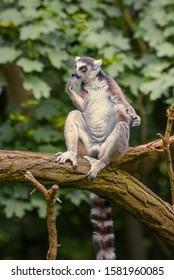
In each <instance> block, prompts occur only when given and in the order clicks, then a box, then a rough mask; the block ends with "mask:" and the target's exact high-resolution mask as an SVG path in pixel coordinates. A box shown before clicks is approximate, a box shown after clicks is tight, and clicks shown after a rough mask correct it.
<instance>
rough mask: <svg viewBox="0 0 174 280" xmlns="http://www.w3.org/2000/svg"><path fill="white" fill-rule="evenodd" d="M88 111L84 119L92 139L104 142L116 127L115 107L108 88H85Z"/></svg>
mask: <svg viewBox="0 0 174 280" xmlns="http://www.w3.org/2000/svg"><path fill="white" fill-rule="evenodd" d="M85 90H88V93H87V94H86V97H85V101H86V104H87V106H86V110H85V112H83V117H84V119H85V122H86V124H87V126H88V129H89V131H90V132H91V135H92V136H91V137H92V139H95V140H96V139H97V141H99V142H102V141H104V139H105V138H106V137H107V135H109V134H110V132H111V131H112V130H113V128H114V126H115V105H114V103H113V102H111V100H110V97H109V94H108V87H107V86H103V87H100V88H99V87H98V88H97V87H95V88H89V89H87V88H85Z"/></svg>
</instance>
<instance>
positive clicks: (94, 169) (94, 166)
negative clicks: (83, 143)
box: [84, 121, 129, 180]
mask: <svg viewBox="0 0 174 280" xmlns="http://www.w3.org/2000/svg"><path fill="white" fill-rule="evenodd" d="M128 147H129V126H128V124H127V123H126V122H123V121H121V122H118V123H117V125H116V127H115V128H114V130H113V131H112V132H111V134H110V135H109V136H108V138H107V140H106V141H105V142H104V143H103V144H102V145H101V146H100V147H99V150H98V156H97V159H95V158H92V157H88V156H85V157H84V158H85V159H87V160H88V161H89V162H90V164H91V169H90V171H89V173H88V179H89V180H90V179H93V178H95V177H96V175H97V173H98V172H99V171H101V170H102V169H103V168H104V167H106V166H107V165H108V164H109V163H110V162H111V160H112V159H113V158H116V159H119V158H121V157H122V156H123V155H124V153H125V152H126V150H127V149H128Z"/></svg>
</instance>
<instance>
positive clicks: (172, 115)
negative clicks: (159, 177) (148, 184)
mask: <svg viewBox="0 0 174 280" xmlns="http://www.w3.org/2000/svg"><path fill="white" fill-rule="evenodd" d="M173 120H174V103H173V104H172V106H171V107H170V108H169V109H168V110H167V126H166V131H165V134H164V136H162V135H161V134H160V133H158V135H159V136H160V138H161V139H162V140H163V145H164V153H165V158H166V164H167V171H168V176H169V180H170V189H171V195H172V205H173V209H174V171H173V166H172V157H171V154H170V142H169V138H170V134H171V131H172V125H173Z"/></svg>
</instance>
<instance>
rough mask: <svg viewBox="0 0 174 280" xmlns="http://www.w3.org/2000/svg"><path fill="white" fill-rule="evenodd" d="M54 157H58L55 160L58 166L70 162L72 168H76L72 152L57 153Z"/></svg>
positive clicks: (74, 156)
mask: <svg viewBox="0 0 174 280" xmlns="http://www.w3.org/2000/svg"><path fill="white" fill-rule="evenodd" d="M55 155H56V156H58V157H57V158H56V159H55V162H58V163H59V164H65V163H66V162H67V161H70V162H71V163H72V166H73V168H77V160H76V155H75V154H74V153H73V152H71V151H67V152H65V153H62V152H58V153H57V154H55Z"/></svg>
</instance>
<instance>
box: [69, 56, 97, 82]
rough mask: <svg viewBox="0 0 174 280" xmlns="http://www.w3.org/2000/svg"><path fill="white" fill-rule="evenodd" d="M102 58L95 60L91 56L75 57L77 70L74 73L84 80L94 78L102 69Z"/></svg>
mask: <svg viewBox="0 0 174 280" xmlns="http://www.w3.org/2000/svg"><path fill="white" fill-rule="evenodd" d="M101 65H102V60H101V59H100V60H95V59H93V58H91V57H85V56H84V57H79V56H77V57H76V58H75V71H74V73H73V75H74V76H76V77H77V78H78V79H81V80H82V81H84V82H85V81H86V82H88V81H90V80H93V79H94V78H95V77H96V76H97V74H98V72H99V71H100V69H101Z"/></svg>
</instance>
